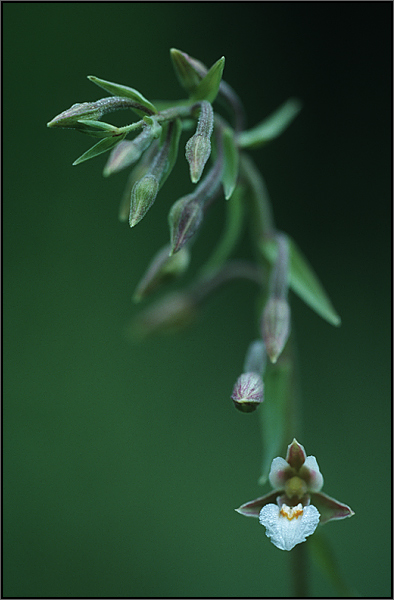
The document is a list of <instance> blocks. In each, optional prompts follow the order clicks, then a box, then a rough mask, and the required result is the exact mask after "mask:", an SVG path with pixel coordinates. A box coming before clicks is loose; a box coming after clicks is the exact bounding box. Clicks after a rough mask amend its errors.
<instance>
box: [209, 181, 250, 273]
mask: <svg viewBox="0 0 394 600" xmlns="http://www.w3.org/2000/svg"><path fill="white" fill-rule="evenodd" d="M226 209H227V215H226V217H227V218H226V225H225V229H224V232H223V234H222V236H221V238H220V240H219V242H218V244H217V246H216V247H215V249H214V250H213V252H212V254H211V256H210V257H209V259H208V261H207V262H206V263H205V265H204V266H203V267H202V269H201V270H200V275H201V277H207V276H209V275H211V274H212V273H213V272H215V271H217V270H218V269H220V267H221V266H222V265H223V264H224V263H225V262H226V260H227V259H228V258H229V256H230V254H231V252H232V251H233V249H234V247H235V245H236V243H237V242H238V240H239V237H240V234H241V231H242V224H243V190H242V189H241V188H237V189H236V190H235V191H234V193H233V195H232V197H231V198H230V200H229V201H228V202H226Z"/></svg>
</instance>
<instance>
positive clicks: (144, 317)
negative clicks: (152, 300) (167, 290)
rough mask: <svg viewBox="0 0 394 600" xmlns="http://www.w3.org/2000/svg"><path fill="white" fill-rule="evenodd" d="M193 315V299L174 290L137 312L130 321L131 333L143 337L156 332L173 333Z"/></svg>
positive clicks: (194, 309)
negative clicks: (132, 320) (131, 321)
mask: <svg viewBox="0 0 394 600" xmlns="http://www.w3.org/2000/svg"><path fill="white" fill-rule="evenodd" d="M195 316H196V305H195V303H194V302H193V299H192V298H191V297H190V296H189V295H187V294H185V293H182V292H174V293H172V294H168V295H167V296H165V297H164V298H162V299H161V300H160V301H159V302H157V303H156V304H154V305H153V306H150V307H149V308H147V309H146V310H145V311H142V312H141V313H139V314H138V315H137V318H136V319H135V321H134V322H133V323H132V326H131V334H132V335H133V337H135V338H144V337H147V336H150V335H153V334H156V333H174V332H176V331H178V330H180V329H183V328H184V327H186V326H187V325H189V324H190V323H191V322H192V321H193V319H194V318H195Z"/></svg>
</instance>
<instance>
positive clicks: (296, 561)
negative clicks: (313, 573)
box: [290, 542, 308, 598]
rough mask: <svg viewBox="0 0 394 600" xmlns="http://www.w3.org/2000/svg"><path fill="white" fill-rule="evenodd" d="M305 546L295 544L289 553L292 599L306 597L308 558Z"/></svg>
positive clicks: (304, 544)
mask: <svg viewBox="0 0 394 600" xmlns="http://www.w3.org/2000/svg"><path fill="white" fill-rule="evenodd" d="M306 544H307V542H305V543H303V544H297V546H295V547H294V548H293V550H291V552H290V560H291V570H292V576H293V598H307V597H308V577H307V571H308V557H307V552H306Z"/></svg>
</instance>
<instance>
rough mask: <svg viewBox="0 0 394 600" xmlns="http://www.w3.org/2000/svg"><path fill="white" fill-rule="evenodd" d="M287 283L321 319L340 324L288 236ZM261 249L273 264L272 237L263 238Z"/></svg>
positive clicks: (338, 318) (275, 245) (274, 252)
mask: <svg viewBox="0 0 394 600" xmlns="http://www.w3.org/2000/svg"><path fill="white" fill-rule="evenodd" d="M288 241H289V251H290V267H289V268H290V272H289V284H290V287H291V288H292V290H293V291H294V292H295V293H296V294H297V295H298V296H299V297H300V298H301V299H302V300H303V301H304V302H305V303H306V304H308V306H309V307H310V308H312V309H313V310H314V311H315V312H316V313H317V314H318V315H320V316H321V317H322V318H323V319H325V320H326V321H328V322H329V323H331V325H336V326H338V325H340V324H341V319H340V317H339V315H338V313H337V312H336V310H335V308H334V307H333V305H332V303H331V301H330V299H329V297H328V296H327V294H326V292H325V290H324V288H323V286H322V284H321V283H320V281H319V279H318V277H317V275H316V274H315V272H314V271H313V269H312V267H311V266H310V265H309V263H308V261H307V260H306V258H305V257H304V256H303V254H302V253H301V251H300V250H299V248H298V246H297V245H296V243H295V242H294V240H292V239H291V238H290V237H289V238H288ZM261 250H262V252H263V254H264V256H265V257H266V259H267V260H268V261H269V262H270V263H271V264H273V263H274V261H275V258H276V254H277V244H276V242H275V241H274V240H273V239H266V240H263V242H262V243H261Z"/></svg>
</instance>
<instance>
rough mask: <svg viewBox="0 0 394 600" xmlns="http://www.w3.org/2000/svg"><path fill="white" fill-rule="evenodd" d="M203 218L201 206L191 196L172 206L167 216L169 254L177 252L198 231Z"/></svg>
mask: <svg viewBox="0 0 394 600" xmlns="http://www.w3.org/2000/svg"><path fill="white" fill-rule="evenodd" d="M203 217H204V211H203V209H202V206H201V204H200V203H199V202H197V200H195V199H194V196H193V195H192V194H189V195H187V196H184V197H183V198H180V199H179V200H177V201H176V202H175V204H173V205H172V207H171V210H170V212H169V215H168V222H169V225H170V234H171V254H174V253H175V252H178V251H179V250H180V249H181V248H182V247H183V246H184V245H185V244H186V242H188V241H189V240H190V238H191V237H192V236H193V235H194V234H195V233H196V231H197V230H198V229H199V227H200V225H201V223H202V220H203Z"/></svg>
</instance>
